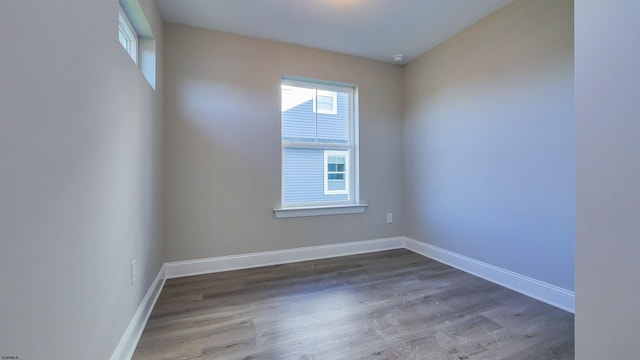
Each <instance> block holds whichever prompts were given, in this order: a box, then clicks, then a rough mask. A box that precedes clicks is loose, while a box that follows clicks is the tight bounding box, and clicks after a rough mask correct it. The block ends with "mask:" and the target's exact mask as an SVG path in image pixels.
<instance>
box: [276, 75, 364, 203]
mask: <svg viewBox="0 0 640 360" xmlns="http://www.w3.org/2000/svg"><path fill="white" fill-rule="evenodd" d="M354 93H355V91H354V86H352V85H343V84H336V83H327V82H320V81H313V80H300V79H289V78H283V79H282V83H281V101H282V107H281V111H282V112H281V121H282V207H299V206H315V205H318V206H325V205H333V204H341V205H342V204H354V203H355V198H356V196H355V194H356V192H355V185H356V184H355V182H354V178H355V170H356V169H355V167H354V164H356V162H355V156H356V147H355V142H354V128H355V119H354V113H355V112H354V108H353V107H354V103H355V101H354ZM334 108H335V111H334Z"/></svg>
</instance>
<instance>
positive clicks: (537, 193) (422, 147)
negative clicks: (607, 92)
mask: <svg viewBox="0 0 640 360" xmlns="http://www.w3.org/2000/svg"><path fill="white" fill-rule="evenodd" d="M404 78H405V89H404V98H405V107H404V114H405V122H404V169H405V173H404V178H405V214H406V221H405V224H406V235H407V236H409V237H411V238H414V239H416V240H419V241H423V242H426V243H429V244H432V245H435V246H438V247H440V248H444V249H446V250H450V251H453V252H456V253H459V254H462V255H465V256H468V257H471V258H473V259H476V260H480V261H483V262H486V263H489V264H492V265H495V266H499V267H502V268H505V269H508V270H511V271H514V272H516V273H519V274H523V275H527V276H530V277H532V278H535V279H538V280H541V281H545V282H547V283H551V284H553V285H557V286H560V287H562V288H565V289H569V290H573V288H574V248H573V247H574V154H575V151H574V144H575V140H574V103H573V95H574V92H573V2H572V1H570V0H561V1H557V0H522V1H517V2H514V3H512V4H510V5H507V6H506V7H504V8H502V9H500V10H498V11H497V12H496V13H494V14H492V15H490V16H489V17H487V18H485V19H483V20H481V21H480V22H478V23H476V24H475V25H473V26H471V27H470V28H468V29H466V30H465V31H463V32H462V33H460V34H458V35H456V36H455V37H453V38H451V39H449V40H448V41H446V42H444V43H443V44H441V45H439V46H438V47H436V48H434V49H432V50H431V51H429V52H427V53H426V54H424V55H422V56H421V57H420V58H418V59H417V60H415V61H413V62H411V63H410V64H409V65H408V66H407V67H406V71H405V74H404Z"/></svg>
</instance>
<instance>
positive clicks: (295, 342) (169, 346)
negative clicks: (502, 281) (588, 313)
mask: <svg viewBox="0 0 640 360" xmlns="http://www.w3.org/2000/svg"><path fill="white" fill-rule="evenodd" d="M573 323H574V319H573V315H572V314H570V313H567V312H565V311H562V310H559V309H556V308H554V307H552V306H549V305H546V304H544V303H541V302H539V301H536V300H533V299H531V298H528V297H526V296H523V295H520V294H518V293H515V292H513V291H511V290H508V289H505V288H502V287H500V286H497V285H495V284H492V283H490V282H488V281H485V280H482V279H479V278H477V277H474V276H472V275H469V274H466V273H464V272H462V271H459V270H456V269H453V268H451V267H449V266H446V265H443V264H441V263H438V262H436V261H433V260H430V259H427V258H424V257H422V256H421V255H417V254H414V253H412V252H410V251H408V250H404V249H400V250H391V251H383V252H377V253H371V254H364V255H355V256H346V257H339V258H332V259H325V260H316V261H306V262H300V263H295V264H287V265H277V266H268V267H262V268H256V269H248V270H238V271H230V272H223V273H216V274H208V275H200V276H192V277H186V278H180V279H171V280H167V282H166V284H165V286H164V288H163V290H162V293H161V294H160V297H159V299H158V302H157V304H156V306H155V308H154V309H153V312H152V314H151V316H150V319H149V321H148V323H147V326H146V328H145V330H144V332H143V334H142V338H141V340H140V342H139V344H138V347H137V349H136V352H135V354H134V356H133V359H134V360H144V359H154V360H156V359H243V360H249V359H293V360H325V359H329V360H334V359H380V360H381V359H403V360H412V359H429V360H431V359H434V360H439V359H452V360H466V359H509V360H520V359H522V360H524V359H573V358H574V335H573V333H574V324H573Z"/></svg>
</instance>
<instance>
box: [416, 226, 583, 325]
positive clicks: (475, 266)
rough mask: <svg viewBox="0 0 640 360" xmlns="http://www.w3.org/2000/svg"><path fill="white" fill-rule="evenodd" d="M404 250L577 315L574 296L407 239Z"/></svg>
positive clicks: (558, 288)
mask: <svg viewBox="0 0 640 360" xmlns="http://www.w3.org/2000/svg"><path fill="white" fill-rule="evenodd" d="M403 245H404V246H403V247H404V248H406V249H408V250H411V251H413V252H415V253H418V254H420V255H422V256H425V257H428V258H431V259H433V260H436V261H439V262H441V263H443V264H447V265H449V266H452V267H454V268H456V269H459V270H462V271H464V272H466V273H469V274H471V275H475V276H477V277H480V278H483V279H485V280H488V281H491V282H492V283H495V284H498V285H501V286H504V287H506V288H508V289H511V290H513V291H516V292H519V293H521V294H524V295H527V296H529V297H532V298H534V299H537V300H540V301H542V302H545V303H547V304H549V305H553V306H555V307H558V308H560V309H563V310H566V311H569V312H571V313H575V292H573V291H570V290H566V289H563V288H561V287H558V286H555V285H552V284H549V283H546V282H543V281H540V280H536V279H534V278H530V277H528V276H525V275H521V274H518V273H515V272H513V271H510V270H506V269H503V268H500V267H497V266H494V265H491V264H487V263H484V262H482V261H478V260H475V259H472V258H469V257H466V256H464V255H460V254H457V253H454V252H451V251H449V250H445V249H441V248H439V247H437V246H433V245H429V244H426V243H423V242H420V241H417V240H414V239H410V238H404V243H403Z"/></svg>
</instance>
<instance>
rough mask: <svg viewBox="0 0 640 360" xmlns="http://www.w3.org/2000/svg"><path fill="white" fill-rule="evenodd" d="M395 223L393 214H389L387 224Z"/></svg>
mask: <svg viewBox="0 0 640 360" xmlns="http://www.w3.org/2000/svg"><path fill="white" fill-rule="evenodd" d="M391 223H393V213H387V224H391Z"/></svg>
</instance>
